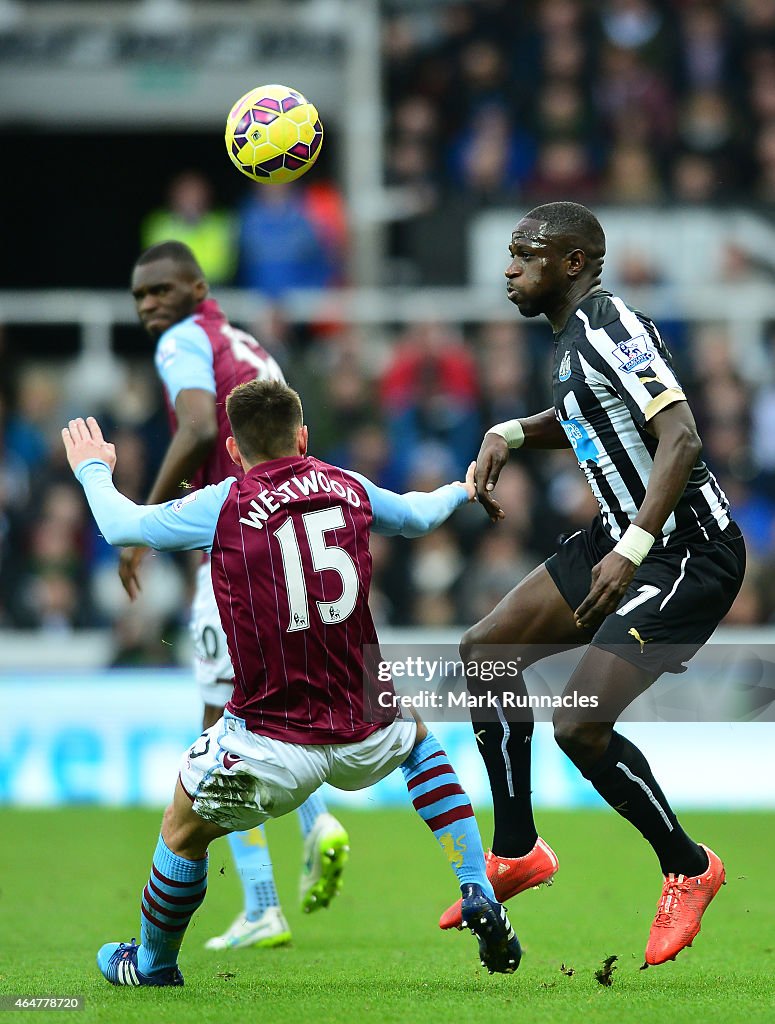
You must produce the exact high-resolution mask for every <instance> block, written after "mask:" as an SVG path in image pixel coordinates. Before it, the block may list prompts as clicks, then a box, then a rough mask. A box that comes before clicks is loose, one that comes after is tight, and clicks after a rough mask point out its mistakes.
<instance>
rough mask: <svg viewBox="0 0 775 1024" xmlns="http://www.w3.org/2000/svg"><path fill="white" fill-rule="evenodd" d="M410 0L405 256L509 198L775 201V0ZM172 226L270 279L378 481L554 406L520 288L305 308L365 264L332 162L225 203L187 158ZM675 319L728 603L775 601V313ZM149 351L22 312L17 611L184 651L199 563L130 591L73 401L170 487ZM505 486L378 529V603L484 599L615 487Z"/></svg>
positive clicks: (1, 351)
mask: <svg viewBox="0 0 775 1024" xmlns="http://www.w3.org/2000/svg"><path fill="white" fill-rule="evenodd" d="M385 12H386V16H385V22H384V37H383V56H384V68H385V90H386V97H387V100H388V107H387V115H386V124H385V127H386V161H387V163H386V185H387V186H388V195H389V196H390V209H391V210H392V214H391V216H392V217H393V218H394V228H393V230H392V232H391V234H390V238H389V240H388V241H389V246H390V255H391V257H392V262H391V263H390V267H391V274H392V276H391V280H395V279H399V280H404V281H405V282H406V283H410V284H411V283H420V284H422V283H444V284H450V283H454V282H455V280H460V279H462V278H463V273H462V271H461V266H462V265H463V264H464V255H463V253H464V249H465V246H464V242H463V236H462V234H461V233H460V227H461V225H462V224H465V222H466V217H467V216H469V215H471V216H473V215H475V214H476V213H477V212H478V211H481V210H482V208H484V207H487V206H490V205H494V204H500V205H502V204H506V205H509V206H511V207H514V208H518V209H525V208H526V207H527V205H528V204H532V203H537V202H540V201H544V200H551V199H575V200H577V201H581V202H587V203H590V204H591V205H593V206H595V205H596V204H597V203H599V202H606V203H616V204H620V205H623V206H626V207H629V208H631V209H632V208H635V209H637V204H641V203H642V204H655V203H661V202H662V201H663V200H665V201H668V200H669V201H672V202H675V203H679V204H681V205H682V206H683V207H695V208H697V209H702V208H704V207H705V206H707V205H710V206H712V207H713V208H718V205H719V204H720V203H722V202H724V201H726V200H738V199H740V198H745V199H749V200H750V199H755V200H758V201H759V202H760V203H763V204H768V203H773V202H775V3H773V2H772V0H740V2H737V3H715V2H714V3H707V2H703V0H682V2H676V3H668V2H657V0H616V2H610V3H599V4H591V3H584V2H577V0H534V2H532V3H514V2H512V0H477V2H475V3H473V2H468V3H428V4H413V3H408V2H407V3H402V2H399V0H393V2H391V3H386V4H385ZM643 216H644V217H645V216H648V214H647V213H646V212H644V213H643ZM170 237H175V238H179V239H181V240H183V241H185V242H187V243H188V244H190V245H191V246H192V247H193V248H194V250H195V252H196V253H197V255H198V257H199V259H200V261H201V263H202V265H203V268H204V270H205V272H206V274H207V276H208V278H209V280H210V282H211V284H212V285H213V286H214V294H215V296H216V297H217V296H218V286H219V285H225V284H229V285H237V286H240V287H244V288H246V289H250V290H251V291H254V292H258V293H261V295H263V296H264V297H265V298H267V299H268V300H269V301H270V306H269V307H268V308H269V309H270V310H271V313H270V314H269V315H268V316H267V318H266V319H265V320H264V321H263V322H261V323H257V324H243V325H241V326H245V327H247V328H248V329H250V330H252V331H253V332H254V333H255V334H256V335H257V336H258V337H259V339H260V340H261V341H262V342H263V343H264V344H265V346H266V347H267V348H268V349H269V350H270V351H271V352H272V354H273V355H274V356H275V357H276V358H277V359H278V361H279V362H280V364H281V365H282V367H283V369H284V371H285V373H286V376H287V378H288V380H289V382H290V383H291V384H292V385H293V386H294V387H296V388H298V390H299V391H300V393H301V395H302V398H303V400H304V403H305V409H306V418H307V421H308V423H309V425H310V430H311V450H312V451H313V452H314V454H316V455H317V456H319V457H321V458H324V459H327V460H330V461H333V462H336V463H339V464H340V465H343V466H345V467H349V468H352V469H355V470H358V471H360V472H362V473H364V474H366V475H367V476H369V477H370V478H371V479H372V480H374V481H375V482H377V483H378V484H381V485H383V486H386V487H390V488H392V489H395V490H409V489H419V490H426V489H430V488H433V487H435V486H437V485H438V484H440V483H443V482H446V481H448V480H450V479H455V478H458V479H460V478H462V477H463V475H464V474H465V470H466V466H467V464H468V462H469V461H470V460H471V459H473V458H474V457H475V455H476V452H477V450H478V447H479V443H480V439H481V436H482V433H483V431H484V429H485V428H486V427H487V426H488V425H490V424H492V423H494V422H497V421H500V420H504V419H509V418H512V417H515V416H520V415H525V414H529V413H531V412H535V411H539V410H541V409H543V408H546V407H548V406H549V405H550V404H551V395H550V392H549V387H548V383H549V367H550V361H551V357H552V345H551V334H550V331H549V328H548V327H547V325H546V324H545V323H544V322H543V321H541V322H535V321H524V320H521V319H520V318H519V316H518V315H517V313H516V311H513V313H512V312H510V311H509V310H508V309H506V310H504V320H503V322H497V323H487V324H484V323H476V322H470V323H463V324H459V325H449V324H445V323H441V322H437V321H434V320H432V319H427V320H425V321H418V322H414V323H411V324H408V325H403V324H383V325H380V326H369V327H368V328H365V327H352V326H349V325H344V324H338V323H327V324H315V325H302V324H297V323H292V322H288V320H287V318H286V316H285V314H284V308H283V296H284V294H286V293H287V291H288V290H289V289H293V288H298V287H301V288H325V287H328V286H337V285H340V284H343V283H346V280H347V278H346V266H347V251H348V229H347V223H346V214H345V206H344V202H343V200H342V196H341V192H340V191H339V190H338V189H337V188H336V187H335V186H334V185H332V184H330V183H328V182H327V181H325V180H323V179H322V178H316V177H314V176H311V177H310V179H309V180H308V181H307V180H304V181H303V182H302V183H297V184H295V185H294V186H292V187H290V188H286V187H279V186H278V187H273V188H258V187H253V188H248V190H247V191H246V192H245V196H244V200H243V202H242V203H241V204H240V205H239V206H238V207H236V208H234V209H224V208H221V207H220V206H219V205H218V203H217V198H216V197H215V196H214V195H213V192H212V188H211V186H210V183H209V181H208V180H207V179H206V178H205V177H203V175H202V174H201V173H199V172H197V171H190V170H181V172H180V173H179V174H177V175H176V176H175V178H174V179H173V180H172V181H171V182H170V184H169V191H168V196H167V202H166V204H165V205H164V206H163V207H162V208H159V209H155V210H151V211H150V212H149V213H148V214H147V216H146V217H145V218H144V219H143V221H142V223H141V224H139V225H138V233H137V248H138V251H139V250H140V249H142V248H144V247H146V246H147V245H150V244H152V243H153V242H156V241H160V240H162V239H165V238H170ZM504 255H505V252H504ZM716 256H718V254H716ZM628 258H629V254H628ZM718 258H719V259H722V262H723V266H722V267H721V270H720V273H719V276H720V277H721V278H723V279H724V280H725V281H726V282H727V284H728V286H732V287H734V286H736V285H737V284H739V283H745V282H746V281H748V280H751V279H753V278H756V277H757V275H760V274H761V273H762V272H763V271H762V268H761V267H756V266H754V265H753V264H752V263H751V261H750V259H749V258H748V257H746V256H745V254H743V253H742V252H741V251H738V250H737V249H735V248H734V247H731V248H729V249H728V250H727V251H725V252H724V253H723V254H722V255H721V256H718ZM633 259H634V258H633ZM624 262H626V261H624ZM396 267H403V268H404V272H403V275H401V274H398V275H396V273H395V272H394V271H395V268H396ZM764 272H765V274H766V273H768V272H766V271H764ZM651 274H652V269H650V268H649V267H644V266H643V265H642V264H640V263H638V261H637V259H634V261H633V262H631V263H630V264H629V265H626V266H622V265H621V263H620V265H619V266H618V267H617V268H616V275H615V276H614V277H613V281H612V276H611V275H609V278H608V281H609V283H614V284H615V285H616V286H617V287H621V290H622V294H623V296H624V298H625V299H627V297H628V294H629V293H628V288H629V287H631V286H635V285H639V284H648V283H654V281H653V277H652V276H650V275H651ZM456 275H457V276H456ZM757 279H758V280H760V281H761V280H762V278H761V276H759V277H758V278H757ZM765 279H766V277H765ZM605 281H606V279H605V277H604V283H605ZM504 305H506V303H505V300H504ZM226 312H227V314H228V312H229V310H228V307H227V308H226ZM646 312H648V310H646ZM658 326H659V327H660V329H661V331H662V333H663V336H664V338H665V340H666V342H667V344H668V345H669V347H670V348H671V350H672V352H673V355H674V358H675V362H676V366H677V369H678V372H679V376H680V377H681V378H682V380H683V382H684V384H685V386H686V389H687V392H688V394H689V397H690V400H691V402H692V407H693V409H694V412H695V416H696V418H697V420H698V424H699V427H700V433H701V436H702V438H703V441H704V445H705V452H704V457H705V458H706V460H707V461H708V463H709V464H710V466H711V468H712V469H713V471H714V472H715V473H716V475H717V476H718V478H719V481H720V483H721V484H722V486H723V487H724V489H725V490H726V492H727V494H728V496H729V498H730V500H731V502H732V506H733V512H734V515H735V518H736V519H737V520H738V522H739V523H740V525H741V527H742V529H743V532H744V534H745V536H746V540H747V543H748V550H749V555H750V568H749V572H748V577H747V580H746V584H745V586H744V588H743V591H742V593H741V595H740V597H739V598H738V600H737V602H736V603H735V606H734V608H733V609H732V612H731V613H730V616H729V620H728V621H729V622H730V623H735V624H740V625H756V624H764V623H773V622H775V323H772V324H763V325H762V327H761V332H760V335H759V336H758V337H757V338H756V339H755V342H754V346H755V348H756V351H753V349H752V348H749V350H748V351H746V352H742V351H741V342H740V338H739V337H736V336H735V334H734V332H733V330H732V328H731V326H730V325H729V324H728V323H720V322H713V321H708V322H699V321H695V322H691V323H689V322H687V321H683V320H681V319H679V318H675V319H672V320H669V321H667V322H663V321H661V322H659V324H658ZM746 344H748V345H749V346H750V344H751V342H750V338H748V339H747V340H746ZM132 352H133V354H131V355H125V356H122V357H121V358H115V357H114V358H112V360H110V364H109V366H107V364H102V365H101V366H100V368H99V373H98V374H97V371H96V370H94V368H93V367H91V368H90V366H89V364H88V363H84V362H83V361H75V362H73V361H72V360H71V361H69V362H68V361H66V360H64V359H51V358H48V359H46V360H45V361H44V360H42V359H33V358H31V357H30V356H29V353H27V354H26V355H25V353H24V352H23V351H20V350H19V349H18V347H17V346H15V345H13V344H9V343H8V341H7V336H6V335H5V334H2V333H0V628H2V627H11V628H22V629H34V630H37V631H39V632H41V633H45V634H52V635H57V634H62V633H67V632H70V631H73V630H79V629H83V628H93V627H105V628H111V629H113V631H114V634H115V662H116V664H149V663H151V664H165V663H172V662H174V661H176V660H177V659H178V652H177V649H176V640H175V637H176V636H178V635H179V631H180V630H181V629H182V628H183V626H184V623H185V621H186V618H187V613H188V602H189V600H190V592H191V591H190V588H191V579H192V570H193V563H192V562H191V561H190V560H189V558H188V557H184V556H161V555H159V556H154V557H149V558H148V559H146V561H145V563H144V565H143V567H142V570H141V571H142V574H143V581H144V586H143V593H142V596H141V599H140V600H139V601H138V602H137V604H136V605H132V606H130V604H129V602H128V600H127V598H126V596H125V595H124V593H123V591H122V590H121V586H120V583H119V580H118V575H117V570H116V561H117V556H116V552H114V551H112V550H111V549H110V548H109V547H108V546H107V545H106V544H105V543H104V541H102V539H101V538H100V537H99V535H98V533H97V531H96V529H95V527H94V525H93V523H92V520H91V517H90V515H89V514H88V509H87V508H86V506H85V503H84V500H83V497H82V494H81V491H80V488H79V487H78V486H77V485H76V484H75V483H74V481H73V479H72V476H71V474H70V473H69V470H68V468H67V465H66V462H65V460H64V457H63V452H62V450H61V442H60V439H59V430H60V428H61V426H62V425H63V423H65V422H66V420H67V418H68V417H69V416H71V415H82V414H86V413H94V414H96V415H98V416H99V417H100V419H101V422H102V423H103V426H104V429H105V432H106V435H107V436H108V437H109V438H110V439H111V440H113V441H115V442H116V445H117V448H118V452H119V461H118V469H117V473H116V483H117V485H118V487H119V488H120V489H121V490H122V491H123V492H124V493H125V494H128V495H129V496H130V497H131V498H133V499H135V500H137V501H142V500H143V499H144V497H145V495H146V494H147V492H148V490H149V487H150V484H151V481H152V480H153V478H154V475H155V473H156V470H157V468H158V464H159V461H160V457H161V454H162V453H163V451H164V449H165V447H166V444H167V440H168V433H167V424H166V418H165V416H164V413H163V408H162V400H161V391H160V385H159V384H158V382H157V380H156V378H155V375H154V371H153V367H152V358H151V355H152V346H151V344H150V342H147V341H145V342H142V341H141V335H140V332H139V328H138V331H137V334H136V339H135V341H134V342H133V348H132ZM108 370H109V371H110V372H108ZM85 396H92V397H90V398H89V399H88V401H89V403H90V404H89V407H88V408H84V407H83V403H84V401H86V397H85ZM498 497H499V500H500V502H501V504H502V505H503V507H504V509H505V510H506V512H507V519H506V520H505V521H504V522H502V523H500V524H498V525H495V526H494V525H492V524H490V523H489V521H488V520H487V518H486V516H485V515H484V513H483V511H482V510H481V508H480V507H479V506H477V505H470V506H467V507H465V508H464V509H463V510H462V511H460V512H459V513H457V514H456V515H455V516H454V517H453V518H452V519H451V520H450V522H449V523H448V524H447V525H445V526H444V527H442V528H441V529H439V530H437V531H436V532H435V533H433V534H431V535H429V536H428V537H425V538H422V539H420V540H416V541H412V542H406V541H402V540H401V539H394V540H386V539H385V538H381V537H377V536H374V537H373V538H372V554H373V562H374V586H373V591H372V604H373V610H374V614H375V619H376V620H377V622H378V623H383V624H391V625H396V626H404V625H418V626H426V627H437V626H438V627H444V626H465V625H466V624H470V623H472V622H473V621H475V620H476V619H478V618H480V617H481V616H482V615H483V614H485V613H486V612H487V611H489V610H490V609H491V608H492V607H493V606H494V605H495V604H496V603H497V601H498V600H499V599H500V598H501V597H502V596H503V595H504V594H505V593H506V592H507V591H508V590H509V589H511V587H513V586H514V585H515V583H516V582H517V581H519V579H521V578H522V577H523V576H524V575H525V574H526V573H527V572H528V571H529V570H530V569H532V568H533V567H534V566H535V565H536V564H538V563H539V562H540V561H542V560H543V559H544V558H546V557H547V556H548V555H549V554H550V553H551V552H552V551H553V550H554V548H555V546H556V543H557V540H558V538H559V537H561V536H562V535H563V534H567V533H571V532H573V531H575V530H576V529H578V528H579V527H582V526H586V525H587V524H588V523H589V522H590V521H591V519H592V518H593V516H594V515H595V513H596V503H595V501H594V499H593V497H592V495H591V493H590V491H589V489H588V487H587V485H586V482H585V480H584V478H583V476H582V474H581V473H580V472H579V469H578V466H577V464H576V462H575V460H574V458H573V456H572V454H571V453H570V452H559V453H520V454H519V455H517V456H515V457H513V458H512V459H511V461H510V462H509V464H508V466H507V467H506V468H505V469H504V471H503V473H502V475H501V479H500V482H499V485H498Z"/></svg>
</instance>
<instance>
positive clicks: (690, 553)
mask: <svg viewBox="0 0 775 1024" xmlns="http://www.w3.org/2000/svg"><path fill="white" fill-rule="evenodd" d="M613 546H614V542H613V541H612V540H611V538H610V537H609V536H608V535H607V534H606V533H605V531H604V529H603V525H602V523H601V521H600V519H596V520H595V521H594V522H593V523H592V527H591V529H589V530H579V531H578V533H574V534H572V535H571V536H570V537H568V538H567V540H565V541H563V543H562V544H561V545H560V547H559V548H558V550H557V552H556V553H555V554H554V555H552V556H551V557H550V558H549V559H547V561H546V562H545V563H544V564H545V565H546V568H547V570H548V572H549V574H550V576H551V577H552V579H553V580H554V582H555V583H556V585H557V589H558V590H559V591H560V593H561V594H562V596H563V597H564V598H565V600H566V601H567V602H568V604H569V605H570V607H571V608H572V609H573V610H574V611H575V610H576V608H578V606H579V605H580V604H581V602H582V601H583V600H584V598H585V597H586V596H587V594H588V593H589V589H590V586H591V572H592V568H593V566H595V565H597V563H598V562H599V561H600V560H601V558H603V557H604V556H605V555H607V554H608V552H609V551H611V550H612V549H613ZM744 573H745V542H744V541H743V536H742V534H741V533H740V529H739V527H738V526H737V525H736V524H735V523H730V524H729V526H728V527H727V528H726V530H725V531H724V533H723V534H722V535H721V536H720V537H719V538H718V539H714V540H710V541H706V540H703V541H702V542H700V543H682V542H681V541H674V540H673V539H672V538H671V540H670V541H669V542H668V544H667V546H666V547H663V546H662V543H661V542H660V541H657V543H656V544H655V545H654V547H653V548H652V549H651V551H650V552H649V554H648V556H647V557H646V558H645V559H644V561H643V562H642V564H641V565H639V566H638V569H637V571H636V573H635V575H634V576H633V578H632V582H631V583H630V585H629V587H628V588H627V590H626V591H625V593H624V596H623V597H622V599H621V601H620V602H619V604H618V606H617V608H616V611H614V612H611V614H610V615H607V616H606V618H605V619H604V620H603V622H602V623H601V625H600V626H599V627H598V630H597V632H596V633H595V635H594V636H593V637H592V639H591V643H592V644H593V645H594V646H596V647H603V648H605V649H606V650H612V651H613V653H615V654H617V655H619V657H621V658H624V659H625V660H626V661H629V662H632V664H634V665H637V666H638V667H639V668H644V669H646V670H647V671H649V672H652V673H653V674H654V676H655V677H656V676H658V675H660V674H661V673H662V672H683V671H684V668H685V665H684V663H685V662H686V661H688V660H689V659H690V658H691V657H692V656H693V655H694V654H696V653H697V651H698V650H699V649H700V648H701V647H702V646H703V644H704V643H705V642H706V641H707V640H708V638H709V637H710V635H711V634H712V633H713V631H714V630H715V628H716V626H718V624H719V622H721V620H722V619H723V618H724V616H725V615H726V614H727V612H728V611H729V609H730V608H731V607H732V603H733V602H734V600H735V598H736V597H737V593H738V591H739V590H740V587H741V585H742V582H743V574H744Z"/></svg>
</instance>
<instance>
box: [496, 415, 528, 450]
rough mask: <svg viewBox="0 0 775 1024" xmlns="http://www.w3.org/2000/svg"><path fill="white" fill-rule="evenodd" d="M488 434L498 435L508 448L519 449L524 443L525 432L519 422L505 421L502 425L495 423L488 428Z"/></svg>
mask: <svg viewBox="0 0 775 1024" xmlns="http://www.w3.org/2000/svg"><path fill="white" fill-rule="evenodd" d="M487 433H488V434H499V435H500V436H501V437H502V438H503V439H504V440H505V442H506V444H507V445H508V446H509V448H521V447H522V445H523V444H524V443H525V431H524V430H523V429H522V424H521V423H520V422H519V420H505V421H504V422H503V423H496V424H495V426H494V427H490V428H489V429H488V431H487Z"/></svg>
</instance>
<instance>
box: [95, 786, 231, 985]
mask: <svg viewBox="0 0 775 1024" xmlns="http://www.w3.org/2000/svg"><path fill="white" fill-rule="evenodd" d="M227 833H228V829H224V828H221V827H220V826H219V825H214V824H213V823H212V822H209V821H205V819H204V818H201V817H200V816H199V815H198V814H196V813H195V811H194V810H193V808H192V806H191V799H190V798H189V796H188V795H187V794H186V792H185V790H184V789H183V787H182V786H181V784H180V781H179V780H178V782H177V783H176V785H175V794H174V796H173V799H172V803H171V804H170V806H169V807H168V808H167V810H166V811H165V812H164V818H163V820H162V828H161V835H160V836H159V841H158V843H157V845H156V851H155V853H154V856H153V863H152V865H151V873H150V876H149V879H148V883H147V885H146V887H145V889H144V890H143V898H142V904H141V922H140V945H139V946H138V945H137V944H136V942H135V940H134V939H132V941H131V942H129V943H124V942H109V943H107V944H106V945H104V946H103V947H102V948H101V949H100V951H99V952H98V953H97V966H98V967H99V969H100V970H101V971H102V974H103V975H104V977H105V978H106V979H107V981H109V982H110V983H111V984H112V985H130V986H139V985H152V986H157V987H159V986H167V985H182V984H183V975H182V974H181V973H180V970H179V968H178V965H177V963H178V952H179V950H180V945H181V943H182V941H183V936H184V935H185V932H186V928H187V927H188V923H189V921H190V920H191V917H192V915H193V914H194V912H195V911H196V910H197V908H198V907H199V906H200V904H201V903H202V901H203V900H204V897H205V893H206V891H207V848H208V846H209V845H210V843H211V842H212V841H213V839H217V838H218V837H219V836H223V835H226V834H227Z"/></svg>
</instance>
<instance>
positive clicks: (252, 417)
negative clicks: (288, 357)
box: [226, 380, 304, 462]
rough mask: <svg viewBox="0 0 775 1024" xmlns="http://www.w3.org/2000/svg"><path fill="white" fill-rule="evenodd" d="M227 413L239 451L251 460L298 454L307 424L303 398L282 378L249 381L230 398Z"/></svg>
mask: <svg viewBox="0 0 775 1024" xmlns="http://www.w3.org/2000/svg"><path fill="white" fill-rule="evenodd" d="M226 415H227V416H228V417H229V423H230V424H231V432H232V434H233V435H234V440H235V441H236V442H237V445H238V447H239V450H240V451H241V452H242V454H243V455H244V456H245V458H246V459H248V460H249V461H251V462H252V461H254V460H257V459H262V461H263V460H266V459H282V458H284V457H285V456H287V455H295V454H296V435H297V433H298V430H299V427H300V426H301V425H302V424H303V423H304V413H303V411H302V407H301V399H300V398H299V395H298V393H297V392H296V391H294V390H293V388H290V387H288V385H287V384H284V383H283V382H282V381H279V380H249V381H245V383H244V384H238V385H237V386H236V388H234V390H233V391H232V392H231V394H230V395H229V397H228V398H227V399H226Z"/></svg>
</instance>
